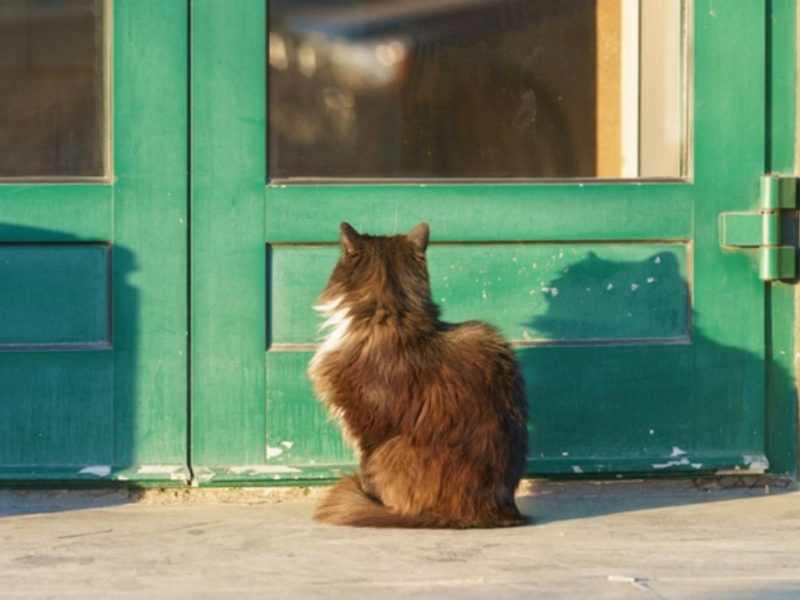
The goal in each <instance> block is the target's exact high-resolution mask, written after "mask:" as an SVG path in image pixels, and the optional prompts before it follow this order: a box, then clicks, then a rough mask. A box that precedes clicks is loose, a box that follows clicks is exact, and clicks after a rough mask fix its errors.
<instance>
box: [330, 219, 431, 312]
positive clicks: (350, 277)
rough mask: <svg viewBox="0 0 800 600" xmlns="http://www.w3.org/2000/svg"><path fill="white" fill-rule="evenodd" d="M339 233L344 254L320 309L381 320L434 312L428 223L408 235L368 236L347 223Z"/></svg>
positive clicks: (337, 265) (421, 224) (418, 226)
mask: <svg viewBox="0 0 800 600" xmlns="http://www.w3.org/2000/svg"><path fill="white" fill-rule="evenodd" d="M340 232H341V235H340V242H341V256H340V257H339V262H338V263H337V264H336V267H335V268H334V269H333V273H332V274H331V277H330V279H329V280H328V284H327V285H326V286H325V290H324V291H323V292H322V295H321V296H320V299H319V304H318V305H317V307H316V308H317V310H319V311H320V312H323V313H327V314H330V313H332V312H334V311H337V310H342V309H346V310H347V311H348V313H349V314H350V315H351V316H353V317H355V318H365V319H375V318H377V319H379V320H380V319H381V318H384V317H385V318H392V317H394V318H396V317H402V316H403V315H410V314H414V313H419V312H420V311H422V312H430V311H431V310H432V307H433V305H432V302H431V299H430V285H429V283H428V266H427V262H426V257H425V251H426V250H427V247H428V240H429V237H430V229H429V227H428V225H427V223H420V224H419V225H417V226H416V227H414V228H413V229H412V230H411V231H410V232H409V233H408V234H406V235H392V236H373V235H367V234H363V233H359V232H357V231H356V230H355V229H354V228H353V227H352V226H351V225H350V224H349V223H342V224H341V225H340ZM433 310H435V307H433Z"/></svg>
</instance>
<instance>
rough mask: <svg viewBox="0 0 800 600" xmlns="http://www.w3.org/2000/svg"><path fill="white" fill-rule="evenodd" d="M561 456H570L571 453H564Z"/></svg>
mask: <svg viewBox="0 0 800 600" xmlns="http://www.w3.org/2000/svg"><path fill="white" fill-rule="evenodd" d="M561 456H569V452H562V453H561Z"/></svg>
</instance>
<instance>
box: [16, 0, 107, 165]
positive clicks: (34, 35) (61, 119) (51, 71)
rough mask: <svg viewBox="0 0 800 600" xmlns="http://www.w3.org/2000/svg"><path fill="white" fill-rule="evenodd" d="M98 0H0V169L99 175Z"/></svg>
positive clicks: (101, 49)
mask: <svg viewBox="0 0 800 600" xmlns="http://www.w3.org/2000/svg"><path fill="white" fill-rule="evenodd" d="M103 55H104V42H103V1H102V0H2V1H1V2H0V177H14V178H18V177H19V178H25V177H31V178H35V177H96V176H102V175H103V174H104V172H105V169H104V162H105V161H104V156H105V108H104V105H105V97H104V96H105V94H104V83H103V79H104V74H103V67H104V56H103Z"/></svg>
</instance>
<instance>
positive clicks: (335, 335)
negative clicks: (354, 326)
mask: <svg viewBox="0 0 800 600" xmlns="http://www.w3.org/2000/svg"><path fill="white" fill-rule="evenodd" d="M341 304H342V299H341V298H336V299H334V300H331V301H330V302H326V303H325V304H318V305H316V306H315V307H314V310H316V311H317V312H318V313H320V314H322V315H323V316H324V317H325V321H324V322H323V323H322V325H320V330H321V331H327V332H328V334H327V335H326V336H325V340H324V341H323V342H322V344H321V345H320V347H319V348H318V349H317V352H316V354H314V358H313V359H311V369H312V370H313V369H314V367H315V366H316V365H317V364H319V362H320V361H321V360H322V359H323V358H325V357H326V356H327V355H328V354H330V353H331V352H335V351H336V350H337V349H338V348H339V347H340V346H341V345H342V343H343V342H344V341H345V339H346V338H347V334H348V333H349V330H350V322H351V321H352V317H351V316H350V311H349V310H348V309H347V308H345V307H343V306H341Z"/></svg>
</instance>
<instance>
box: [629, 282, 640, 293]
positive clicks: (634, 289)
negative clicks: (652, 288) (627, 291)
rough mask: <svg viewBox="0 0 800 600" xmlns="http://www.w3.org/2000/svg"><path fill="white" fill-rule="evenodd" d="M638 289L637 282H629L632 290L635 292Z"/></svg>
mask: <svg viewBox="0 0 800 600" xmlns="http://www.w3.org/2000/svg"><path fill="white" fill-rule="evenodd" d="M638 289H639V284H638V283H632V284H631V291H632V292H635V291H636V290H638Z"/></svg>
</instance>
